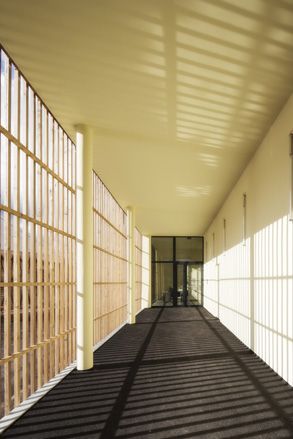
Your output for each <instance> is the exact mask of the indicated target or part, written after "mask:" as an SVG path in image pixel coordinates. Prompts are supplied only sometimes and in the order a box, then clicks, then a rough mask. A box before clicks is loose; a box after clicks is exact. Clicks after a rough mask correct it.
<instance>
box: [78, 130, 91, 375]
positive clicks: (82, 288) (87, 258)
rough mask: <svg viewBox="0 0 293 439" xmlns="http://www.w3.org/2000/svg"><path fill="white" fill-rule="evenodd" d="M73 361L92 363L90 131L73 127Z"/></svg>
mask: <svg viewBox="0 0 293 439" xmlns="http://www.w3.org/2000/svg"><path fill="white" fill-rule="evenodd" d="M76 131H77V133H76V149H77V157H76V177H77V178H76V294H77V302H76V340H77V354H76V360H77V361H76V362H77V369H78V370H86V369H90V368H92V367H93V176H92V167H93V131H92V129H91V128H90V127H88V126H84V125H79V126H77V127H76Z"/></svg>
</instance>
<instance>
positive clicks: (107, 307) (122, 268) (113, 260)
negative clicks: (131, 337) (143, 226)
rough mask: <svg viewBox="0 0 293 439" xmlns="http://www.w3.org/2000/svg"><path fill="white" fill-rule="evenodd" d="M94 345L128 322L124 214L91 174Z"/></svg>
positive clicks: (104, 187) (95, 176)
mask: <svg viewBox="0 0 293 439" xmlns="http://www.w3.org/2000/svg"><path fill="white" fill-rule="evenodd" d="M93 193H94V202H93V215H94V344H97V343H98V342H99V341H101V340H102V339H103V338H104V337H106V336H107V335H108V334H110V333H111V332H112V331H113V330H114V329H116V328H117V327H119V326H120V325H121V324H123V323H124V322H125V321H126V319H127V215H126V213H125V212H124V210H123V209H122V208H121V207H120V206H119V204H118V203H117V201H116V200H115V198H114V197H113V196H112V195H111V193H110V192H109V190H108V189H107V188H106V186H105V185H104V184H103V182H102V181H101V180H100V178H99V177H98V176H97V175H96V174H95V173H94V172H93Z"/></svg>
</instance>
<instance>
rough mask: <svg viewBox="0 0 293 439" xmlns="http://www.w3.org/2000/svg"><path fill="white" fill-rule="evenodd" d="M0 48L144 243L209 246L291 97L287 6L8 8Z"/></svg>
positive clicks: (78, 0) (145, 0) (255, 2)
mask: <svg viewBox="0 0 293 439" xmlns="http://www.w3.org/2000/svg"><path fill="white" fill-rule="evenodd" d="M0 42H1V43H2V44H3V46H4V47H5V48H6V49H7V51H8V52H9V53H10V55H11V56H12V57H13V58H14V60H15V62H16V63H17V64H18V65H19V67H20V68H21V69H22V71H23V73H24V74H25V76H26V77H27V78H28V79H29V81H30V82H31V83H32V85H33V86H34V87H35V89H36V90H37V91H38V92H39V94H40V95H41V97H42V98H43V99H44V101H45V102H46V103H47V105H48V106H49V108H50V109H51V110H52V112H53V113H54V114H55V116H56V117H57V118H58V120H59V121H60V122H61V124H62V125H63V126H64V128H65V129H66V130H67V131H68V132H69V133H70V134H71V136H72V137H74V125H75V124H77V123H86V124H90V125H92V126H93V127H94V128H95V162H94V167H95V169H96V171H97V172H98V174H99V175H100V176H101V178H102V179H103V180H104V182H105V183H106V184H107V185H108V187H109V189H110V190H111V191H112V193H113V194H114V195H115V196H116V198H117V199H118V200H119V201H120V202H121V203H122V205H123V206H124V207H125V206H127V205H132V206H135V207H136V215H137V221H138V225H139V226H140V228H141V229H142V231H143V232H145V233H150V234H157V235H159V234H166V235H168V234H169V235H171V234H182V235H184V234H202V233H203V232H204V230H205V229H206V227H207V226H208V224H209V222H210V221H211V219H212V218H213V216H214V215H215V213H216V211H217V210H218V208H219V207H220V205H221V204H222V202H223V200H224V198H225V197H226V196H227V193H228V192H229V191H230V190H231V188H232V186H233V184H234V183H235V181H236V180H237V178H238V176H239V175H240V173H241V172H242V170H243V168H244V166H245V165H246V163H247V161H248V160H249V158H250V157H251V155H252V154H253V152H254V151H255V148H256V147H257V146H258V144H259V142H260V140H261V139H262V138H263V136H264V134H265V133H266V131H267V130H268V128H269V126H270V125H271V123H272V121H273V120H274V118H275V117H276V116H277V114H278V112H279V111H280V109H281V107H282V106H283V104H284V103H285V101H286V100H287V98H288V97H289V96H290V94H291V93H292V91H293V81H292V71H293V0H177V1H176V0H174V1H173V0H153V1H152V0H132V1H130V0H116V1H115V0H62V1H61V0H50V1H44V0H43V1H40V0H25V1H24V0H9V1H7V0H0Z"/></svg>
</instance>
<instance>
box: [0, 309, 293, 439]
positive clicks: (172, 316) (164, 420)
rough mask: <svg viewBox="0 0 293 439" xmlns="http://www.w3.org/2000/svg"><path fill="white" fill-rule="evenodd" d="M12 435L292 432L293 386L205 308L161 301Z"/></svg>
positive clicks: (50, 395) (35, 438)
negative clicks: (162, 304) (170, 305)
mask: <svg viewBox="0 0 293 439" xmlns="http://www.w3.org/2000/svg"><path fill="white" fill-rule="evenodd" d="M2 437H3V438H13V439H16V438H30V439H42V438H62V439H65V438H66V439H69V438H102V439H109V438H112V437H118V438H155V439H159V438H165V439H167V438H207V439H214V438H238V439H240V438H243V439H248V438H293V389H292V388H291V387H290V386H288V385H287V384H286V383H285V382H284V381H283V380H282V379H281V378H280V377H279V376H278V375H276V374H275V373H274V372H273V371H272V369H270V368H269V367H268V366H267V365H266V364H265V363H263V362H262V361H261V360H260V359H259V358H258V357H257V356H255V355H254V354H253V353H252V352H251V351H250V350H249V349H248V348H247V347H246V346H245V345H243V344H242V343H241V342H240V341H239V340H238V339H236V338H235V337H234V336H233V335H232V334H231V333H230V332H229V331H228V330H227V329H226V328H225V327H224V326H223V325H222V324H221V323H220V322H219V320H217V319H215V318H213V317H212V316H211V315H210V314H209V313H208V312H207V311H205V310H204V308H196V307H190V308H153V309H147V310H144V311H143V312H142V313H141V314H140V315H139V316H138V323H137V324H136V325H132V326H130V325H127V326H125V327H124V328H123V329H122V330H121V331H119V333H117V334H116V335H115V336H114V337H113V338H112V339H111V340H109V341H108V342H107V343H105V344H104V345H103V346H102V347H101V348H100V349H99V350H98V352H96V353H95V366H94V368H93V369H92V370H90V371H86V372H77V371H76V370H74V371H73V372H72V373H71V374H70V375H68V376H67V377H66V378H65V379H64V380H63V381H62V382H61V383H60V384H58V386H57V387H55V388H54V389H53V390H51V392H50V393H48V394H47V395H46V396H45V397H44V398H43V399H42V400H41V401H39V402H38V403H37V404H36V405H35V406H34V407H33V408H32V409H31V410H29V411H28V412H27V413H26V414H25V415H24V416H23V417H22V418H21V419H19V420H18V421H17V422H16V423H15V424H14V425H13V426H12V427H10V428H9V429H8V430H7V431H6V432H5V433H4V434H3V436H2Z"/></svg>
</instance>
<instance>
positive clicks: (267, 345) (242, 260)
mask: <svg viewBox="0 0 293 439" xmlns="http://www.w3.org/2000/svg"><path fill="white" fill-rule="evenodd" d="M292 128H293V95H292V96H291V98H290V99H289V101H288V102H287V104H286V105H285V106H284V108H283V109H282V111H281V112H280V114H279V116H278V118H277V119H276V120H275V122H274V123H273V124H272V126H271V128H270V130H269V131H268V133H267V135H266V137H265V138H264V140H263V142H262V143H261V145H260V146H259V148H258V150H257V152H256V154H255V155H254V157H253V158H252V160H251V161H250V163H249V164H248V166H247V167H246V169H245V171H244V172H243V174H242V176H241V177H240V179H239V181H238V182H237V184H236V185H235V187H234V188H233V190H232V192H231V193H230V195H229V197H228V198H227V200H226V201H225V203H224V204H223V206H222V208H221V209H220V211H219V212H218V214H217V216H216V218H215V219H214V221H213V222H212V224H211V225H210V227H209V228H208V230H207V232H206V233H205V239H206V243H205V244H206V245H205V249H206V255H205V258H206V262H205V281H204V306H205V307H206V308H207V309H208V310H209V311H210V312H211V313H212V314H214V315H216V316H218V317H219V318H220V320H221V322H222V323H223V324H224V325H226V326H227V327H228V328H229V329H230V330H231V331H232V332H233V333H234V334H235V335H236V336H237V337H239V338H240V339H241V340H242V341H243V342H244V343H245V344H246V345H248V346H249V347H250V348H251V349H253V350H254V351H255V352H256V354H257V355H259V356H260V357H261V358H262V359H263V360H264V361H266V362H267V363H268V364H269V365H270V366H271V367H272V368H273V369H274V370H275V371H276V372H277V373H278V374H279V375H281V376H282V377H283V378H284V379H285V380H286V381H287V382H289V383H290V384H291V385H293V299H292V296H293V291H292V274H293V262H292V249H293V239H292V227H293V223H292V222H291V221H289V218H288V214H289V195H290V158H289V133H290V131H291V130H292ZM243 193H246V194H247V211H246V218H247V228H246V239H245V245H244V241H243V204H242V203H243ZM224 218H225V219H226V249H225V248H224V247H225V246H224V231H223V230H224V227H223V219H224ZM213 234H214V237H215V245H214V249H213ZM213 250H214V251H213ZM225 250H226V251H225Z"/></svg>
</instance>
